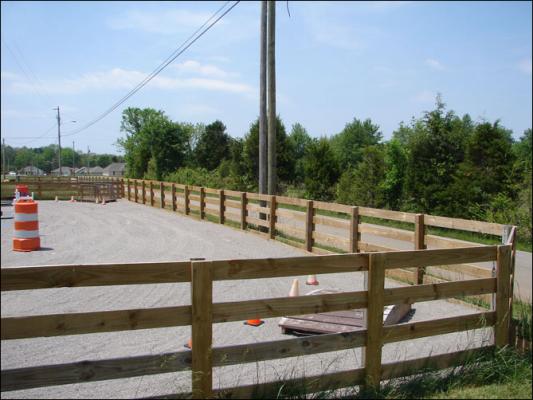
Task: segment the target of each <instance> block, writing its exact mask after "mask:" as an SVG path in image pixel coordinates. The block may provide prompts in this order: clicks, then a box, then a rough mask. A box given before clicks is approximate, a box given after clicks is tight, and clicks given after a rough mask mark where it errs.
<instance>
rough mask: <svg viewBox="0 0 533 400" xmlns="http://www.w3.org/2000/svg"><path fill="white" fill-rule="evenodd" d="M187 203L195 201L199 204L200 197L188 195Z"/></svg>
mask: <svg viewBox="0 0 533 400" xmlns="http://www.w3.org/2000/svg"><path fill="white" fill-rule="evenodd" d="M189 201H196V202H198V203H200V201H201V197H200V196H197V195H195V194H190V195H189Z"/></svg>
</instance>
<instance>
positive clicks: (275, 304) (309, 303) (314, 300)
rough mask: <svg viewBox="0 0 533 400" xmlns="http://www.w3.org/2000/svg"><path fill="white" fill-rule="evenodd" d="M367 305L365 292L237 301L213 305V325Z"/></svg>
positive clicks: (350, 308) (349, 308) (351, 308)
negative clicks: (214, 323)
mask: <svg viewBox="0 0 533 400" xmlns="http://www.w3.org/2000/svg"><path fill="white" fill-rule="evenodd" d="M366 306H367V292H366V291H360V292H343V293H328V294H318V295H310V296H298V297H276V298H271V299H259V300H245V301H234V302H225V303H216V304H213V322H231V321H242V320H245V319H249V318H272V317H281V316H290V315H302V314H309V313H319V312H330V311H343V310H353V309H357V308H362V307H366Z"/></svg>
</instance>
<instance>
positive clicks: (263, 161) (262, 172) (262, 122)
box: [259, 0, 267, 219]
mask: <svg viewBox="0 0 533 400" xmlns="http://www.w3.org/2000/svg"><path fill="white" fill-rule="evenodd" d="M260 26H261V34H260V46H259V48H260V56H259V59H260V67H259V193H261V194H266V193H267V117H266V55H267V54H266V52H267V48H266V47H267V2H266V0H263V1H262V2H261V21H260ZM263 219H266V215H265V218H263Z"/></svg>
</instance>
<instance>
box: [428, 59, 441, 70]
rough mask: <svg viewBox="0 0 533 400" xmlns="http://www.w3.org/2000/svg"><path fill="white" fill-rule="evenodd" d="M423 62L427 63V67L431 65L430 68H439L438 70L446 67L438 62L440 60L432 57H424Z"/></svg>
mask: <svg viewBox="0 0 533 400" xmlns="http://www.w3.org/2000/svg"><path fill="white" fill-rule="evenodd" d="M425 63H426V65H427V66H428V67H431V68H433V69H436V70H439V71H443V70H445V69H446V68H445V67H444V65H442V64H441V63H440V61H438V60H435V59H434V58H428V59H426V61H425Z"/></svg>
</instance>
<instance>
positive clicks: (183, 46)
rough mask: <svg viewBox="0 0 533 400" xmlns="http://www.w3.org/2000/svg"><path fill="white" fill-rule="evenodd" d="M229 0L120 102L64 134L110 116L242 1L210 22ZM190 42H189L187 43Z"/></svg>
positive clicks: (78, 131) (74, 133)
mask: <svg viewBox="0 0 533 400" xmlns="http://www.w3.org/2000/svg"><path fill="white" fill-rule="evenodd" d="M228 3H229V1H227V2H226V3H224V5H223V6H222V7H220V8H219V9H218V10H217V11H216V12H215V13H214V14H213V15H212V16H211V17H210V18H209V19H208V20H207V21H206V22H204V23H203V24H202V26H200V28H198V29H197V30H196V31H195V32H194V33H193V34H192V35H191V36H189V38H187V40H185V42H183V43H182V44H181V46H179V47H178V48H177V49H176V50H175V51H174V52H173V53H172V54H171V55H170V56H169V57H168V58H167V59H166V60H165V61H163V63H162V64H160V65H159V67H157V68H156V69H155V70H154V71H153V72H152V73H151V74H149V75H148V76H147V77H146V78H144V79H143V80H142V81H141V82H140V83H139V84H138V85H137V86H136V87H135V88H133V89H132V90H131V91H130V92H129V93H128V94H126V95H125V96H124V97H122V98H121V99H120V100H119V101H118V102H116V103H115V104H114V105H112V106H111V107H110V108H109V109H108V110H107V111H105V112H104V113H102V114H100V116H98V117H97V118H95V119H94V120H93V121H91V122H89V123H88V124H86V125H84V126H82V127H81V128H79V129H76V130H74V131H72V132H68V133H66V134H64V135H63V136H72V135H77V134H78V133H80V132H82V131H84V130H85V129H87V128H89V127H91V126H93V125H94V124H96V123H97V122H99V121H101V120H102V119H104V118H105V117H106V116H108V115H109V114H110V113H111V112H113V111H114V110H116V109H117V108H118V107H119V106H120V105H121V104H123V103H124V102H125V101H126V100H128V99H129V98H130V97H131V96H133V95H134V94H135V93H137V92H138V91H139V90H140V89H142V88H143V87H144V86H145V85H146V84H148V82H150V81H151V80H152V79H153V78H155V77H156V76H157V75H158V74H159V73H160V72H161V71H163V69H165V68H166V67H167V66H168V65H169V64H170V63H172V62H173V61H174V60H175V59H176V58H178V57H179V56H180V55H181V54H183V53H184V52H185V51H186V50H187V49H188V48H189V47H191V46H192V45H193V44H194V43H195V42H196V41H197V40H198V39H200V38H201V37H202V36H203V35H204V34H205V33H206V32H207V31H209V29H211V28H212V27H213V26H214V25H215V24H216V23H217V22H218V21H220V20H221V19H222V18H223V17H224V16H225V15H226V14H228V13H229V12H230V11H231V10H232V9H233V8H235V6H236V5H237V4H239V3H240V1H236V2H235V3H234V4H233V5H232V6H231V7H230V8H228V9H227V10H226V11H224V12H223V13H222V15H220V16H219V17H218V18H217V19H216V20H214V21H213V22H211V23H210V24H209V21H211V20H212V19H213V18H214V17H215V16H216V15H217V14H218V13H219V12H220V11H221V10H223V9H224V8H225V7H226V6H227V5H228ZM207 24H209V25H208V26H207V27H206V28H205V29H203V28H204V27H205V26H206V25H207ZM202 29H203V31H202V32H200V33H199V34H198V35H197V36H196V37H194V36H195V35H196V34H197V33H198V32H199V31H201V30H202ZM187 42H189V43H187Z"/></svg>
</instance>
